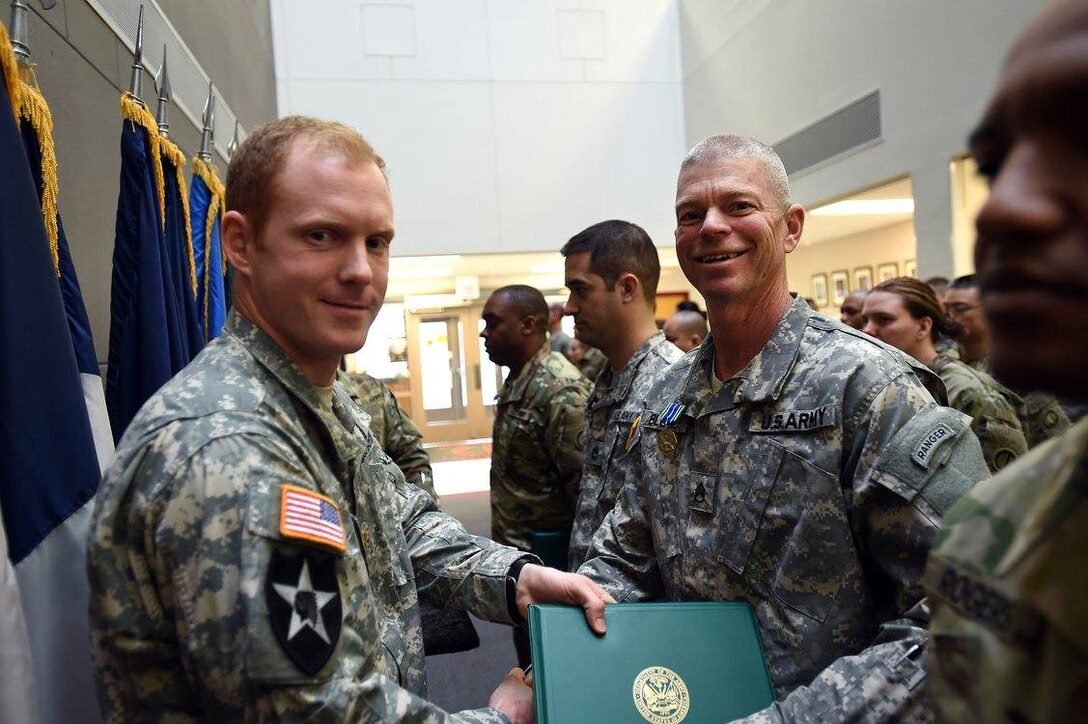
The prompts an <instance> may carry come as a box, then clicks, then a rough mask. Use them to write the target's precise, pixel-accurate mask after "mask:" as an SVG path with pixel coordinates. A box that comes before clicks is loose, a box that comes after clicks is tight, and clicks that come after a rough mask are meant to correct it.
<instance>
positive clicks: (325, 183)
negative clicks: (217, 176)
mask: <svg viewBox="0 0 1088 724" xmlns="http://www.w3.org/2000/svg"><path fill="white" fill-rule="evenodd" d="M383 165H384V164H383V162H382V160H381V159H380V158H379V157H378V156H377V155H376V154H375V153H374V150H373V149H372V148H371V147H370V145H369V144H367V142H366V141H365V140H363V138H362V137H361V136H360V135H359V134H358V133H357V132H356V131H354V130H352V129H350V128H348V127H346V126H343V125H341V124H338V123H331V122H327V121H318V120H315V119H308V118H301V117H298V116H293V117H289V118H284V119H281V120H278V121H275V122H273V123H270V124H268V125H266V126H263V127H261V128H259V129H257V130H256V131H254V132H253V134H252V135H251V136H250V137H249V138H248V139H247V140H246V142H245V143H244V144H243V145H242V147H241V148H240V149H239V150H238V151H237V152H236V153H235V155H234V157H233V159H232V160H231V164H230V169H229V172H228V176H227V208H228V211H227V213H225V214H224V215H223V221H222V231H223V234H222V238H223V245H224V248H225V249H226V251H227V255H228V257H229V259H230V263H231V265H232V267H233V268H234V272H235V277H234V278H235V282H234V307H233V309H232V311H231V313H230V316H229V318H228V320H227V324H226V326H225V327H224V329H223V334H222V335H221V336H220V337H219V338H218V339H216V340H215V341H213V342H212V343H211V344H209V345H208V346H207V347H206V348H205V349H204V350H203V351H202V352H201V353H200V354H199V355H198V356H197V358H196V359H195V360H194V361H193V362H192V363H191V364H190V365H189V366H188V367H186V368H185V369H184V370H182V372H180V373H179V374H178V375H177V376H176V377H175V378H174V379H173V380H171V381H170V382H169V383H167V384H166V386H164V387H163V388H162V390H160V391H159V392H158V393H157V394H155V395H154V396H153V397H152V398H151V399H150V400H148V402H147V403H146V404H145V405H144V407H143V409H142V410H141V411H140V412H139V414H138V415H137V416H136V418H135V419H134V420H133V422H132V424H131V426H130V427H129V428H128V430H127V432H126V433H125V436H124V438H123V439H122V440H121V443H120V445H119V446H118V449H117V458H116V461H115V463H114V464H113V466H112V467H111V468H110V469H109V470H108V471H107V473H106V475H105V477H104V479H103V482H102V486H101V488H100V489H99V493H98V500H97V507H96V510H95V518H94V523H93V526H92V534H91V541H90V546H89V561H88V567H89V577H90V582H91V621H92V626H91V629H92V648H93V651H94V657H95V664H96V666H97V669H98V672H97V673H98V683H99V692H100V700H101V704H102V707H103V712H104V714H105V718H106V719H107V720H109V721H152V720H153V721H159V720H170V721H196V720H200V721H235V720H243V719H244V720H246V721H272V720H275V721H282V720H290V721H299V720H303V719H319V720H322V721H348V720H350V721H366V722H385V721H392V720H414V721H435V722H437V721H475V722H505V721H509V720H511V719H512V720H514V721H529V720H530V719H531V717H532V706H531V692H530V691H529V689H528V688H527V687H526V686H525V684H524V682H523V681H522V673H521V672H520V671H519V670H517V669H515V670H513V671H511V673H510V674H509V675H508V676H507V677H506V679H504V680H503V683H502V684H501V685H500V686H499V688H498V689H497V690H496V691H495V693H494V694H493V695H492V697H491V708H487V709H481V710H477V711H470V712H463V713H461V714H459V715H449V714H446V713H445V712H443V711H441V710H440V709H438V708H437V707H436V706H434V705H433V704H431V703H430V702H428V701H427V700H426V698H425V697H426V681H425V679H424V676H423V665H424V660H423V643H422V637H421V635H420V623H419V609H418V605H417V591H418V593H419V594H421V595H423V596H424V597H426V598H427V599H428V600H430V601H433V602H435V603H437V604H439V605H442V606H446V607H450V608H458V607H460V608H468V609H470V610H472V611H473V612H474V613H476V614H477V615H479V616H483V617H485V618H488V619H491V620H495V621H505V622H514V621H517V620H519V618H520V617H521V616H523V615H524V611H525V606H526V605H527V604H528V603H530V602H532V601H535V600H544V599H548V600H552V599H555V598H567V599H574V600H577V601H579V602H580V603H582V604H583V605H585V606H586V607H587V616H590V617H592V619H593V621H594V625H595V626H596V627H597V628H598V629H601V628H603V610H601V609H602V607H601V602H602V597H601V594H600V593H599V592H598V591H597V590H596V587H595V586H593V585H592V584H591V583H590V582H589V581H586V580H585V579H582V578H579V577H577V576H574V575H573V574H564V573H559V572H557V571H553V570H551V569H547V568H543V567H541V566H538V565H532V564H531V563H528V562H527V561H531V560H532V558H531V557H527V556H526V555H525V554H524V553H522V552H520V551H517V550H514V549H512V548H508V547H505V546H500V545H497V544H495V543H492V542H491V541H488V540H486V539H483V538H477V537H474V536H471V535H469V534H468V533H467V532H466V531H465V530H464V528H463V527H462V526H461V525H460V523H458V522H457V521H456V520H454V519H452V518H450V517H448V516H446V515H444V514H442V513H441V512H439V511H438V509H437V506H436V504H435V502H434V500H433V499H432V498H431V497H430V496H429V495H427V494H426V493H424V492H423V491H422V490H420V489H419V488H417V487H415V486H413V485H406V484H405V482H404V476H403V475H402V474H401V472H400V470H398V469H397V467H396V466H395V465H394V464H393V463H392V461H391V460H390V459H389V457H388V456H387V455H386V454H385V453H383V452H382V451H381V449H380V448H379V447H378V445H377V443H376V441H375V439H374V436H373V435H372V434H371V433H370V431H369V430H368V429H367V426H366V422H365V418H364V415H362V414H361V413H360V411H359V409H358V408H357V407H356V406H355V404H354V403H353V402H352V401H351V399H350V398H349V397H348V394H347V392H346V391H345V390H344V388H343V386H342V385H340V384H339V383H337V382H336V370H337V366H338V364H339V361H340V358H341V356H342V355H344V354H346V353H349V352H352V351H354V350H357V349H359V347H361V346H362V344H363V342H364V340H365V339H366V335H367V331H368V329H369V327H370V324H371V323H372V322H373V319H374V316H375V315H376V314H377V313H378V310H379V308H380V307H381V304H382V300H383V298H384V296H385V289H386V284H387V281H388V271H389V244H390V242H391V241H392V238H393V207H392V200H391V198H390V195H389V188H388V185H387V184H386V180H385V177H384V174H383V171H382V167H383ZM541 597H542V598H541Z"/></svg>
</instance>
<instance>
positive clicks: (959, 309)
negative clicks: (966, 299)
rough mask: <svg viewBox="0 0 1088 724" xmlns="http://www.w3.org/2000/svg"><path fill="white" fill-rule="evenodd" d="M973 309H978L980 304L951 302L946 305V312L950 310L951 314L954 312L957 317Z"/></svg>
mask: <svg viewBox="0 0 1088 724" xmlns="http://www.w3.org/2000/svg"><path fill="white" fill-rule="evenodd" d="M972 309H978V305H977V304H949V305H948V306H947V307H945V311H946V312H948V313H949V314H954V315H956V316H957V317H958V316H959V315H961V314H966V313H967V312H970V311H971V310H972Z"/></svg>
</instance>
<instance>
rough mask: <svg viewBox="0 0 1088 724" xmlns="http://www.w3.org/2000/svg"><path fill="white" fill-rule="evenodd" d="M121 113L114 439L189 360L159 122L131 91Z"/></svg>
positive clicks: (112, 364) (111, 371)
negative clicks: (169, 239) (173, 268)
mask: <svg viewBox="0 0 1088 724" xmlns="http://www.w3.org/2000/svg"><path fill="white" fill-rule="evenodd" d="M121 112H122V116H124V119H125V120H124V121H122V124H121V182H120V191H119V192H118V195H117V224H116V236H115V239H114V247H113V281H112V286H111V290H110V291H111V294H110V345H109V356H108V358H107V360H106V405H107V407H108V408H109V413H110V425H111V426H112V428H113V436H114V439H115V440H120V439H121V436H122V435H123V434H124V432H125V429H126V428H127V427H128V425H129V423H130V422H131V421H132V418H133V417H135V416H136V412H137V411H138V410H139V409H140V407H141V406H142V405H143V404H144V402H146V401H147V399H148V398H149V397H151V395H153V394H154V393H155V392H156V391H158V389H159V388H160V387H162V386H163V384H165V383H166V382H167V381H168V380H169V379H170V378H171V377H173V375H174V373H175V372H177V370H179V369H180V368H181V367H182V366H184V364H185V362H187V360H185V359H184V357H185V355H184V350H185V348H186V344H185V341H184V340H183V339H182V337H181V336H180V332H181V326H180V325H179V323H178V320H179V319H180V314H179V310H178V309H177V308H176V306H175V296H174V293H173V290H172V284H171V283H170V282H169V279H170V277H169V273H170V264H169V261H168V258H169V257H168V254H167V251H166V240H165V237H164V235H163V226H162V213H163V211H162V208H161V207H160V203H162V201H161V200H162V199H163V198H164V194H163V191H162V183H163V175H162V163H161V160H160V159H159V156H158V128H157V127H156V125H155V119H154V118H152V116H151V114H150V113H149V112H148V110H147V109H146V108H144V107H143V105H142V104H140V103H139V102H137V101H135V100H134V99H133V98H132V97H131V96H128V95H125V96H122V98H121ZM183 360H184V361H183Z"/></svg>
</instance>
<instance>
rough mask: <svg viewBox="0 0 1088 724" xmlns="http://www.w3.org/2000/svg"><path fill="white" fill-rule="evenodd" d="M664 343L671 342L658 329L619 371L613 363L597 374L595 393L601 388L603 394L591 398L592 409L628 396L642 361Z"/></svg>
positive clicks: (590, 405)
mask: <svg viewBox="0 0 1088 724" xmlns="http://www.w3.org/2000/svg"><path fill="white" fill-rule="evenodd" d="M663 344H669V341H668V340H667V339H665V334H664V333H663V332H661V331H660V330H658V331H657V332H655V333H654V334H653V335H651V336H650V337H649V338H648V339H647V340H646V341H645V342H643V343H642V344H641V345H639V347H638V349H636V350H635V353H634V354H633V355H631V359H629V360H627V364H625V365H624V366H623V369H622V370H620V371H619V372H618V373H614V372H613V371H612V366H611V365H605V367H604V369H603V370H601V373H600V374H599V375H597V380H596V383H595V385H594V388H593V390H594V393H596V391H597V390H601V391H602V392H603V394H601V396H600V398H599V399H591V400H590V403H589V407H590V409H593V408H596V407H600V406H601V405H606V404H610V403H614V402H616V401H618V400H622V399H624V398H625V397H627V393H628V391H629V390H630V389H631V385H633V384H634V382H635V377H637V376H638V368H639V367H640V366H641V365H642V361H643V360H644V359H646V357H647V356H648V355H649V354H650V352H652V351H653V350H655V349H656V348H658V347H660V346H661V345H663ZM593 397H594V398H596V397H597V395H596V394H594V395H593Z"/></svg>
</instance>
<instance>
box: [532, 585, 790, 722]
mask: <svg viewBox="0 0 1088 724" xmlns="http://www.w3.org/2000/svg"><path fill="white" fill-rule="evenodd" d="M605 625H606V626H607V628H608V632H607V633H606V634H605V635H604V636H597V635H596V634H594V633H593V632H592V631H590V629H589V625H588V624H587V623H586V620H585V615H584V614H583V612H582V609H580V608H574V607H571V606H558V605H540V606H535V605H534V606H530V607H529V638H530V640H531V642H532V647H533V693H534V699H535V704H536V720H537V722H538V724H576V723H578V722H610V723H611V722H616V724H620V723H622V722H632V724H644V723H645V722H651V724H679V723H680V722H686V724H701V723H702V722H715V724H717V723H718V722H723V721H729V720H730V719H736V718H738V717H742V716H746V715H748V714H751V713H753V712H756V711H759V710H761V709H764V708H766V707H768V706H770V705H771V704H772V703H773V702H774V690H773V689H772V688H771V679H770V676H769V675H768V673H767V664H766V661H765V659H764V657H763V645H762V644H761V643H760V640H759V631H758V629H757V628H756V621H755V615H754V614H753V612H752V607H751V606H749V605H748V604H747V603H744V602H718V603H714V602H691V603H671V602H666V603H627V604H617V605H609V606H606V607H605Z"/></svg>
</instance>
